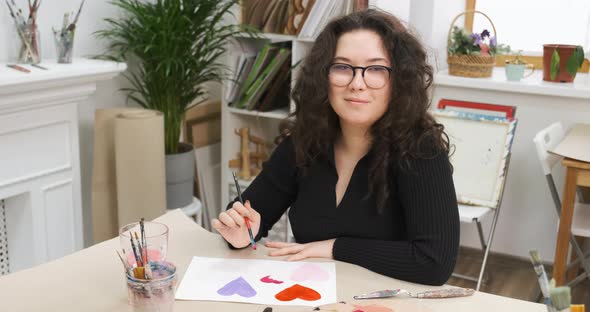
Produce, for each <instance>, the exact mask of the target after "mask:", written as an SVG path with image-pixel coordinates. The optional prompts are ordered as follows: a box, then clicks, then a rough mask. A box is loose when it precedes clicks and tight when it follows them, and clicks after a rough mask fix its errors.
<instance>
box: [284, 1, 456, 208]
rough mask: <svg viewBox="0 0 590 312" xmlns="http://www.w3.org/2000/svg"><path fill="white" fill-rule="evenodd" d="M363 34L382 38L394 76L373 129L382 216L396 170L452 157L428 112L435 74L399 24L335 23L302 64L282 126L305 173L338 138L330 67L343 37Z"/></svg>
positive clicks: (374, 185)
mask: <svg viewBox="0 0 590 312" xmlns="http://www.w3.org/2000/svg"><path fill="white" fill-rule="evenodd" d="M361 29H362V30H370V31H374V32H375V33H377V34H379V36H380V37H381V40H382V42H383V45H384V48H385V50H386V51H387V54H388V57H389V60H390V61H391V67H392V70H393V71H392V73H391V77H392V79H391V80H390V83H391V90H392V91H391V97H390V101H389V105H388V109H387V111H386V112H385V114H384V115H383V116H382V117H381V118H380V119H379V120H377V121H376V122H375V123H374V124H373V125H372V126H371V128H370V135H371V137H372V138H373V141H372V142H371V150H372V152H373V155H374V157H372V158H371V164H370V168H369V181H368V182H369V193H370V194H372V195H373V196H374V198H375V201H376V204H377V211H378V212H379V213H382V212H383V210H384V207H385V206H386V204H387V202H388V199H389V196H390V193H391V192H390V190H391V189H392V188H393V187H395V185H394V184H393V183H394V181H392V180H393V179H391V178H390V177H391V176H392V174H393V173H394V172H395V170H398V169H402V170H406V169H408V170H409V169H410V160H411V159H414V158H430V157H434V156H436V155H438V153H439V152H445V153H447V154H448V152H449V143H448V137H447V135H446V134H445V133H444V128H443V126H442V125H441V124H438V123H437V122H436V121H435V120H434V118H433V117H432V115H430V113H429V112H428V109H429V107H430V97H429V91H430V90H429V89H430V87H431V85H432V77H433V69H432V67H431V66H430V65H429V64H428V63H427V53H426V50H425V48H424V47H423V45H422V44H421V43H420V41H419V40H418V39H417V38H416V36H414V35H413V34H412V33H411V32H410V31H409V30H408V29H407V28H406V27H405V26H404V25H403V24H402V22H400V20H399V19H397V18H396V17H395V16H393V15H391V14H389V13H386V12H383V11H380V10H375V9H369V10H365V11H360V12H355V13H352V14H350V15H347V16H343V17H340V18H337V19H335V20H333V21H331V22H330V23H329V24H328V25H327V26H326V28H325V29H324V30H323V31H322V32H321V33H320V34H319V36H318V37H317V39H316V41H315V43H314V45H313V47H312V49H311V51H310V53H309V54H308V55H307V57H306V58H305V59H304V60H303V63H302V68H301V70H300V72H299V76H298V77H297V80H296V84H295V86H294V88H293V91H292V94H291V96H292V98H293V100H294V101H295V104H296V108H295V111H294V112H293V114H292V115H291V117H295V118H293V119H291V120H288V121H286V122H284V123H283V124H282V126H281V136H282V137H285V136H287V135H291V137H292V140H293V143H294V146H295V154H296V155H295V159H296V163H297V166H298V167H299V168H301V169H303V171H302V172H303V173H305V171H306V170H305V169H307V168H309V166H311V164H312V163H313V162H314V161H315V160H316V158H317V157H318V156H319V155H322V153H326V152H327V150H328V146H330V145H331V144H333V143H334V142H335V140H336V139H337V138H338V136H339V135H340V123H339V119H338V116H337V115H336V113H335V112H334V110H333V109H332V107H331V105H330V102H329V100H328V92H329V89H330V82H329V80H328V73H329V66H330V64H331V63H332V59H333V58H334V55H335V53H336V44H337V41H338V39H339V38H340V36H342V35H343V34H344V33H348V32H351V31H355V30H361ZM396 164H399V165H397V166H396ZM367 195H369V194H367Z"/></svg>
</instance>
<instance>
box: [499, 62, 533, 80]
mask: <svg viewBox="0 0 590 312" xmlns="http://www.w3.org/2000/svg"><path fill="white" fill-rule="evenodd" d="M504 67H505V69H506V79H507V80H509V81H520V79H522V78H526V77H529V76H530V75H532V74H533V73H534V72H535V65H533V64H506V65H505V66H504ZM525 68H529V69H530V70H531V71H530V72H529V73H527V74H526V75H525V74H524V70H525Z"/></svg>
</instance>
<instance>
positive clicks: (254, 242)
mask: <svg viewBox="0 0 590 312" xmlns="http://www.w3.org/2000/svg"><path fill="white" fill-rule="evenodd" d="M231 174H232V175H233V177H234V183H235V184H236V192H238V199H239V201H240V203H242V204H244V199H243V198H242V192H241V191H240V184H239V183H238V177H236V174H235V172H233V171H232V173H231ZM244 222H246V227H247V228H248V235H249V236H250V244H251V245H252V249H254V250H256V241H255V240H254V235H252V228H251V227H250V219H248V217H244Z"/></svg>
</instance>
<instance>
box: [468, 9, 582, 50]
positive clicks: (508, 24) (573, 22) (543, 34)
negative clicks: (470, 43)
mask: <svg viewBox="0 0 590 312" xmlns="http://www.w3.org/2000/svg"><path fill="white" fill-rule="evenodd" d="M475 8H476V10H478V11H481V12H483V13H485V14H487V15H488V16H489V17H490V18H491V19H492V21H493V22H494V25H495V26H496V31H497V32H498V34H497V35H498V43H504V44H508V45H510V47H511V49H512V51H518V50H523V51H524V54H528V55H542V54H543V44H547V43H560V44H574V45H581V46H583V47H584V50H585V51H589V50H590V38H589V34H588V26H589V22H590V1H589V0H510V1H509V0H477V1H476V3H475ZM491 28H492V27H491V25H490V23H489V22H488V20H487V19H486V18H485V17H484V16H483V15H481V14H475V18H474V21H473V30H474V31H482V30H483V29H489V30H490V32H492V29H491Z"/></svg>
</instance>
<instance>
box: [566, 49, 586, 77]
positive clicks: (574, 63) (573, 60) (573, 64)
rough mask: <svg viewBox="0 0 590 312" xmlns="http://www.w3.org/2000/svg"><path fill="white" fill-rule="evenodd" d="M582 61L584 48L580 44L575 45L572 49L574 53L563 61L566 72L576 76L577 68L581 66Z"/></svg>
mask: <svg viewBox="0 0 590 312" xmlns="http://www.w3.org/2000/svg"><path fill="white" fill-rule="evenodd" d="M583 63H584V49H583V48H582V47H581V46H577V47H576V49H575V50H574V53H572V55H571V56H570V57H569V58H568V59H567V62H566V63H565V68H566V70H567V72H568V73H569V74H570V75H572V76H574V77H575V76H576V73H577V72H578V68H580V67H581V66H582V64H583Z"/></svg>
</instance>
